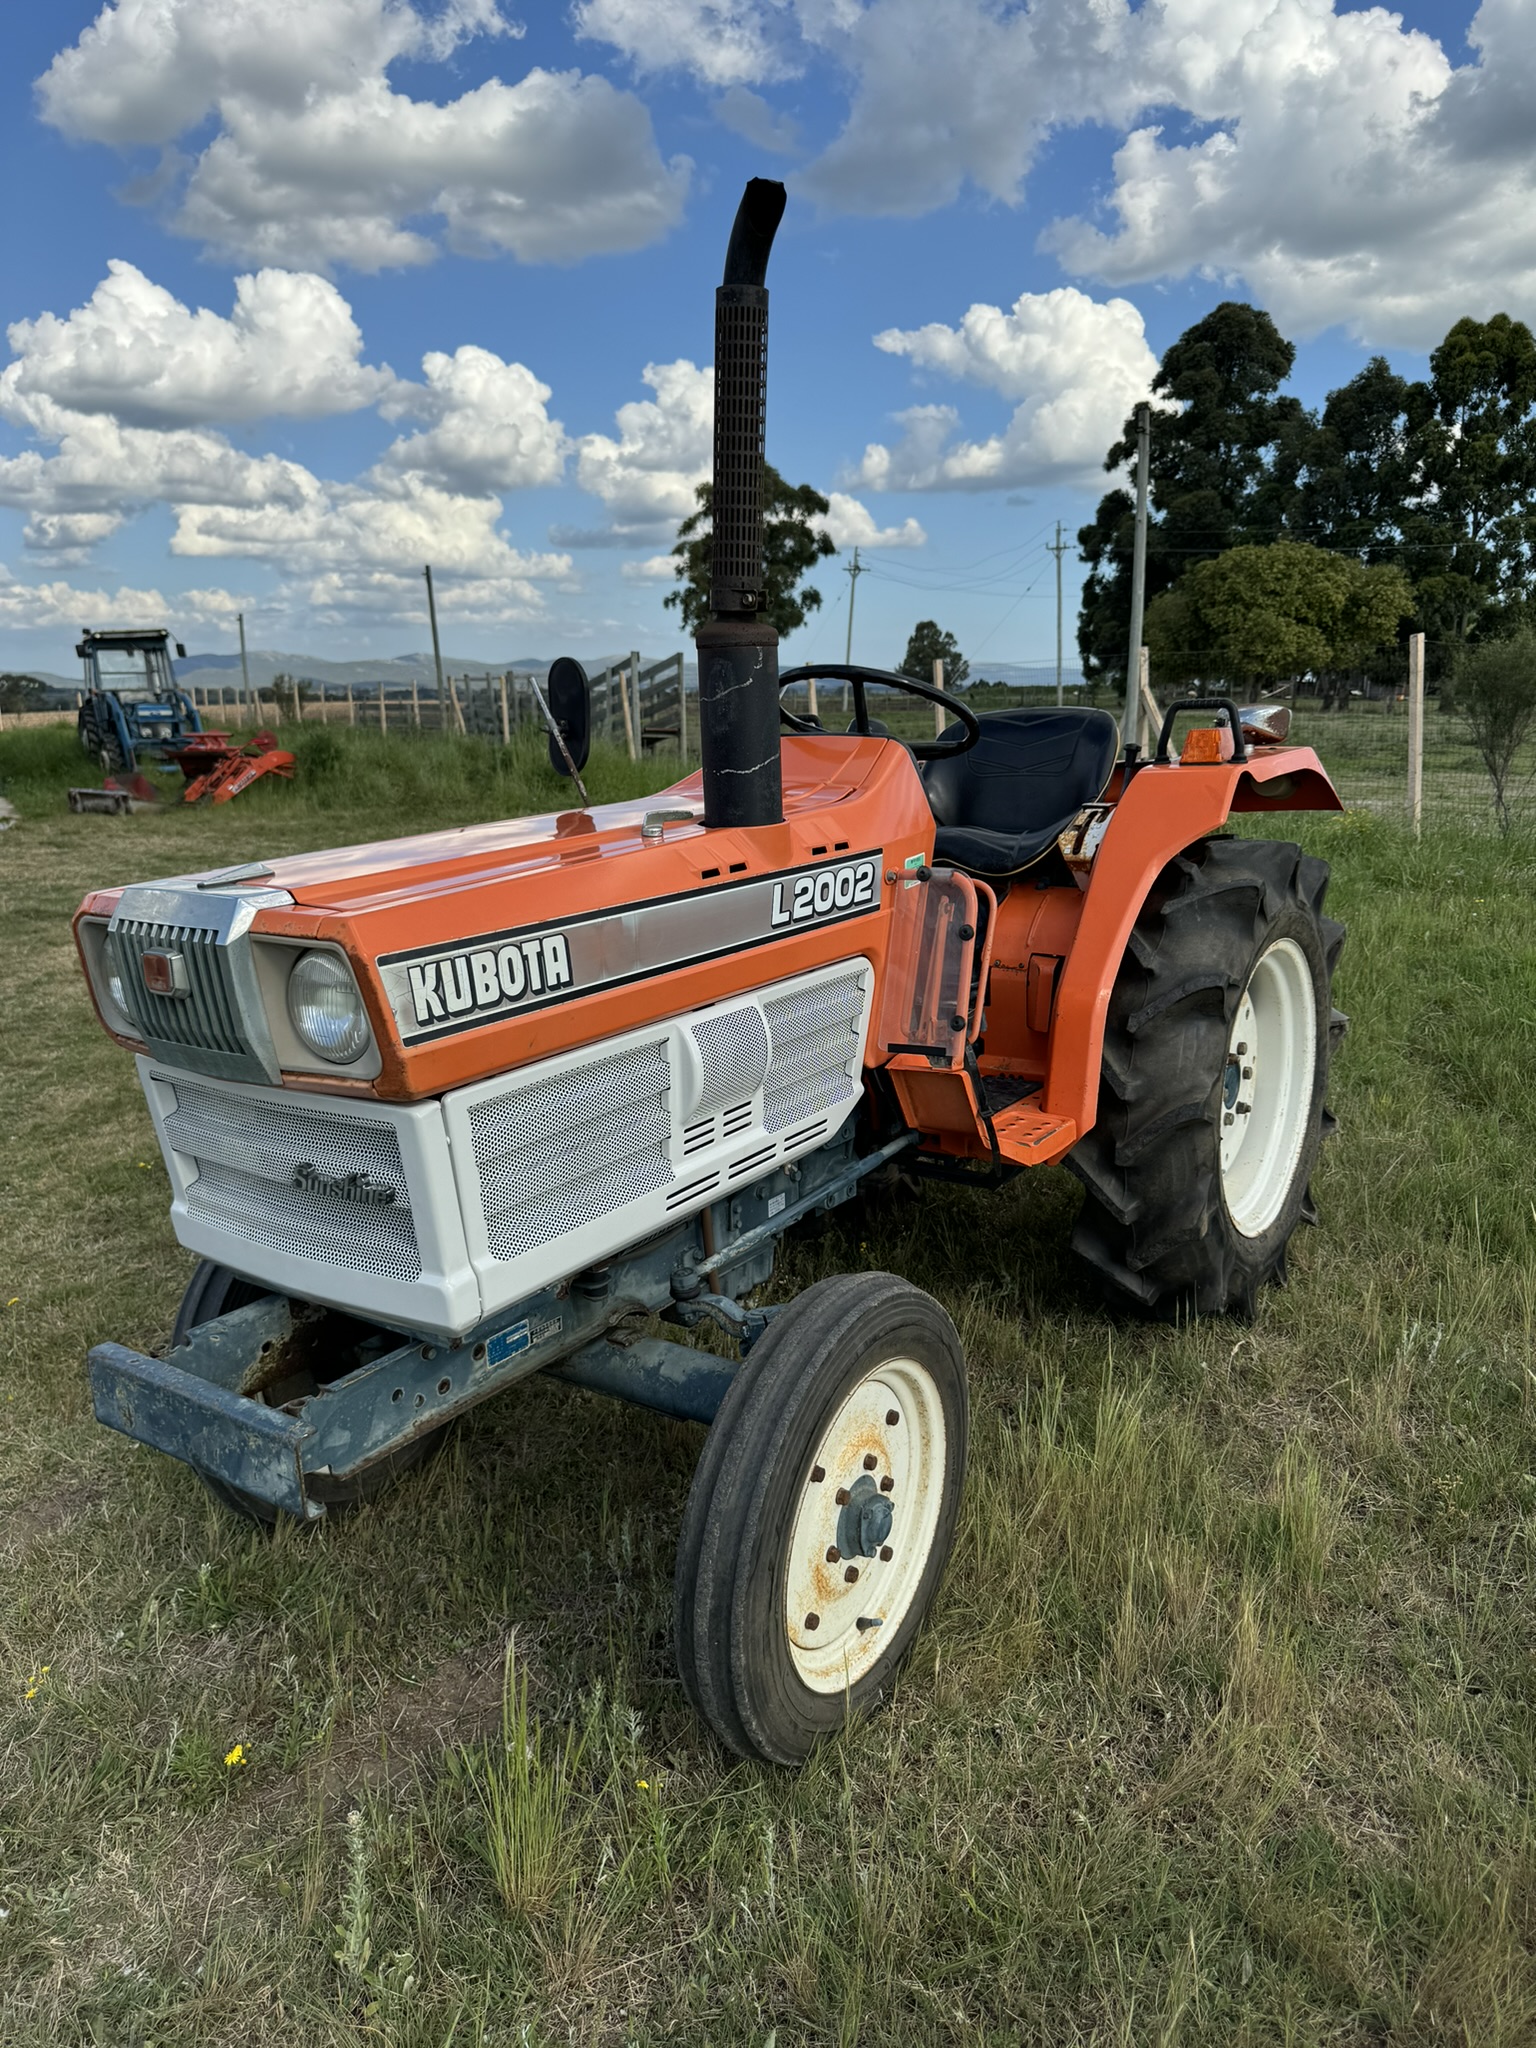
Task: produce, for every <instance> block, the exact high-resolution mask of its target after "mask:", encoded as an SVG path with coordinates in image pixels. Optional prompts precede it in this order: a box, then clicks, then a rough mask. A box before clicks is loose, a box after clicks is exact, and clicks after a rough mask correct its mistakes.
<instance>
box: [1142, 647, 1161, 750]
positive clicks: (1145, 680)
mask: <svg viewBox="0 0 1536 2048" xmlns="http://www.w3.org/2000/svg"><path fill="white" fill-rule="evenodd" d="M1137 667H1138V669H1139V670H1140V676H1139V684H1140V688H1139V692H1138V694H1139V696H1140V699H1141V717H1140V720H1139V721H1138V730H1139V731H1140V732H1141V751H1142V753H1143V754H1148V753H1150V752H1151V750H1152V742H1153V740H1154V739H1155V737H1156V736H1157V734H1158V733H1159V732H1161V730H1162V725H1163V712H1162V706H1161V705H1160V704H1159V703H1158V701H1157V699H1156V698H1155V697H1154V696H1153V694H1152V655H1151V652H1150V650H1149V649H1147V648H1145V647H1143V648H1142V650H1141V660H1140V661H1139V662H1138V663H1137Z"/></svg>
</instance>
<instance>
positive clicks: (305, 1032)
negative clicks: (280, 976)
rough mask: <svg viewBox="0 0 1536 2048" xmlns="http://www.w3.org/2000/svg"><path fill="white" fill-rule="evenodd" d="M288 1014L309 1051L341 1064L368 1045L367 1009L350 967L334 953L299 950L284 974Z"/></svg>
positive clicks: (365, 1049)
mask: <svg viewBox="0 0 1536 2048" xmlns="http://www.w3.org/2000/svg"><path fill="white" fill-rule="evenodd" d="M288 1015H289V1017H290V1018H291V1019H292V1021H293V1028H294V1030H295V1031H297V1033H298V1034H299V1036H300V1038H302V1039H303V1041H304V1043H305V1044H306V1045H307V1046H308V1047H309V1049H310V1051H311V1052H312V1053H316V1054H318V1055H319V1057H320V1058H321V1059H323V1060H329V1061H330V1062H331V1063H332V1064H333V1065H335V1066H345V1065H346V1064H347V1063H348V1061H350V1060H355V1059H356V1058H357V1057H358V1055H359V1054H360V1053H363V1052H366V1051H367V1049H368V1013H367V1011H366V1010H365V1009H364V1008H363V999H362V997H361V996H360V995H359V994H358V992H357V983H356V982H355V981H354V980H353V979H352V970H351V969H350V968H349V967H348V966H347V964H346V962H345V961H344V960H339V959H338V958H337V957H336V955H335V954H334V953H301V954H300V956H299V958H298V960H297V961H296V962H295V963H294V967H293V970H292V972H291V973H290V974H289V976H288Z"/></svg>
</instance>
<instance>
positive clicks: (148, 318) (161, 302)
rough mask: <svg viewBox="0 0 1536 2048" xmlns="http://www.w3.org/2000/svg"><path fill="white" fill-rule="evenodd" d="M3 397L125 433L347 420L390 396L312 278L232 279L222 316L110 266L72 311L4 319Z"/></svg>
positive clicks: (328, 290)
mask: <svg viewBox="0 0 1536 2048" xmlns="http://www.w3.org/2000/svg"><path fill="white" fill-rule="evenodd" d="M7 334H8V337H9V340H10V344H11V347H12V349H13V350H14V351H15V354H16V358H17V360H16V363H15V366H14V371H13V373H12V374H11V377H10V388H11V390H12V391H13V392H14V393H15V394H16V397H17V398H18V399H19V400H23V401H24V400H26V399H29V398H36V397H45V398H48V399H51V400H54V401H55V402H56V403H57V404H58V405H59V406H61V407H63V408H64V409H65V410H66V411H71V412H81V413H112V414H114V415H115V416H116V417H117V418H118V419H119V420H121V421H122V422H123V423H124V424H125V425H128V426H140V427H147V426H154V427H165V426H201V425H206V424H208V423H210V422H213V421H246V420H257V419H263V418H266V417H269V416H271V415H273V414H278V413H286V414H289V415H291V416H294V417H298V418H311V419H312V418H317V417H319V416H320V415H322V414H326V413H336V412H351V411H354V410H356V409H357V408H358V407H359V406H365V405H372V404H375V403H376V402H377V401H378V400H379V399H380V398H382V397H384V396H386V395H387V394H388V393H389V391H390V390H391V389H392V388H393V385H394V382H395V379H394V376H393V373H392V372H391V371H389V370H388V369H370V368H368V367H367V366H366V365H365V364H364V363H363V362H362V360H361V357H362V350H363V337H362V335H361V334H360V333H359V331H358V327H357V323H356V321H355V320H354V319H353V318H352V309H351V307H350V306H349V305H348V304H347V302H346V300H345V299H344V298H343V297H342V296H341V294H340V292H338V291H337V289H336V287H335V286H334V285H333V284H331V283H330V282H329V281H328V280H327V279H325V278H323V277H316V276H314V275H313V274H312V273H305V272H291V271H281V270H263V271H261V272H259V273H258V274H257V275H255V276H254V277H238V278H236V280H235V305H234V311H233V312H232V313H231V315H230V316H229V318H227V319H226V318H224V317H223V316H222V315H221V314H218V313H214V312H211V311H209V310H208V309H207V308H206V307H198V308H196V309H195V310H194V309H193V308H192V307H190V306H185V305H183V304H182V303H181V301H180V300H179V299H177V298H175V297H174V296H173V295H172V294H171V293H170V292H168V291H167V290H166V289H165V287H164V286H163V285H158V284H153V283H151V281H150V280H149V279H148V278H147V277H146V276H145V275H144V273H143V272H142V271H141V270H137V269H136V268H135V267H134V265H133V264H131V263H125V262H122V261H121V260H120V259H117V258H114V259H112V260H111V261H110V262H109V263H108V265H107V275H106V277H105V278H104V279H103V280H102V282H101V283H100V284H99V285H97V287H96V289H95V291H94V292H93V293H92V294H91V296H90V298H89V299H88V300H87V301H86V303H85V304H84V305H83V306H78V307H76V309H75V310H74V312H72V313H70V314H68V315H67V316H66V317H65V318H63V319H60V318H59V317H58V316H57V315H56V314H53V313H42V314H40V315H39V316H38V317H37V319H35V320H17V321H14V322H13V323H12V324H11V326H10V327H9V329H8V330H7Z"/></svg>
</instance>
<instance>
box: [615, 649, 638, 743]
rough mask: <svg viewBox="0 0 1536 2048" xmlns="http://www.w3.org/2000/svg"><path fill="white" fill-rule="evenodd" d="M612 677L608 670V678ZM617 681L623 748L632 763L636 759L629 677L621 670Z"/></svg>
mask: <svg viewBox="0 0 1536 2048" xmlns="http://www.w3.org/2000/svg"><path fill="white" fill-rule="evenodd" d="M612 675H613V671H612V670H611V669H610V670H609V678H610V680H611V679H612ZM618 681H619V705H620V708H621V709H622V711H623V713H624V744H625V746H626V747H627V748H628V749H629V758H630V759H631V761H633V760H634V759H636V754H635V720H634V714H633V713H632V712H631V710H630V708H629V677H628V676H627V675H625V674H624V672H623V670H622V669H621V670H620V671H619V678H618Z"/></svg>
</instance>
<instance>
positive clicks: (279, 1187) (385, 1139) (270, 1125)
mask: <svg viewBox="0 0 1536 2048" xmlns="http://www.w3.org/2000/svg"><path fill="white" fill-rule="evenodd" d="M174 1086H175V1095H176V1106H175V1108H174V1109H172V1110H170V1111H169V1112H168V1113H167V1115H166V1117H165V1124H164V1129H165V1139H166V1143H167V1144H168V1145H170V1147H171V1149H172V1150H173V1151H175V1152H179V1153H180V1154H182V1156H183V1157H185V1158H189V1159H192V1160H194V1161H195V1162H196V1165H197V1174H196V1178H195V1179H193V1180H191V1181H190V1182H189V1183H188V1185H187V1188H186V1192H185V1196H184V1200H185V1202H186V1207H187V1213H188V1215H189V1217H191V1218H192V1219H193V1220H194V1221H195V1222H201V1223H205V1224H208V1225H210V1226H212V1227H214V1228H217V1229H221V1230H225V1231H228V1232H230V1233H232V1234H233V1235H234V1236H235V1237H237V1238H244V1239H247V1240H249V1241H250V1242H251V1243H253V1244H257V1245H265V1246H267V1247H269V1248H270V1249H271V1250H273V1251H281V1252H287V1253H291V1254H293V1255H295V1256H298V1257H303V1258H308V1259H319V1260H322V1261H323V1262H325V1263H326V1264H328V1265H334V1266H341V1267H344V1268H346V1269H347V1270H348V1271H351V1272H358V1273H372V1274H377V1275H378V1276H380V1277H381V1278H386V1279H391V1280H415V1279H419V1278H420V1275H421V1251H420V1247H419V1245H418V1244H417V1240H416V1228H415V1223H414V1221H413V1218H412V1215H411V1204H410V1191H409V1189H408V1187H407V1185H406V1177H405V1169H404V1165H403V1163H402V1161H401V1157H400V1141H399V1139H398V1137H397V1136H396V1134H395V1132H394V1131H393V1130H392V1129H391V1128H390V1126H389V1125H388V1124H386V1123H380V1122H377V1121H374V1120H372V1119H368V1120H365V1119H364V1118H362V1117H350V1116H347V1115H345V1114H336V1113H331V1112H327V1111H322V1110H312V1109H306V1108H302V1107H300V1106H299V1105H297V1104H294V1103H291V1102H289V1101H285V1102H281V1103H276V1102H271V1101H262V1100H260V1099H258V1098H256V1097H254V1096H251V1095H246V1094H243V1093H236V1092H235V1091H233V1090H226V1089H220V1088H205V1087H201V1086H199V1085H198V1084H197V1083H196V1082H193V1081H187V1080H184V1079H182V1078H180V1077H179V1076H178V1078H177V1079H176V1082H175V1084H174ZM305 1166H309V1167H314V1168H315V1169H316V1170H317V1171H318V1172H319V1173H321V1174H323V1175H325V1176H326V1177H327V1178H328V1179H342V1180H345V1179H346V1178H347V1177H348V1176H350V1175H352V1174H362V1175H366V1176H367V1178H368V1180H369V1181H370V1182H371V1183H373V1184H374V1186H376V1187H378V1188H380V1189H389V1190H392V1191H393V1193H394V1197H395V1199H394V1201H393V1202H388V1203H385V1202H362V1201H348V1200H345V1199H344V1198H342V1197H339V1196H337V1195H336V1194H334V1193H319V1194H317V1193H313V1192H311V1191H310V1190H308V1189H306V1188H303V1187H296V1186H295V1185H294V1175H295V1174H296V1173H297V1172H298V1171H299V1169H300V1168H301V1167H305Z"/></svg>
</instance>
